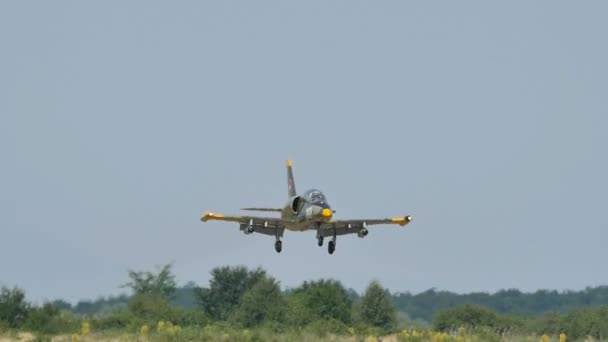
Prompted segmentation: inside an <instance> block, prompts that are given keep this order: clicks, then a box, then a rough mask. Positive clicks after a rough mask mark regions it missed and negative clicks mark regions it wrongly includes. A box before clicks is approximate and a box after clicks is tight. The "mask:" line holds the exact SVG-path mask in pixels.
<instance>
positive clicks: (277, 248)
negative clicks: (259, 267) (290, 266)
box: [274, 239, 283, 253]
mask: <svg viewBox="0 0 608 342" xmlns="http://www.w3.org/2000/svg"><path fill="white" fill-rule="evenodd" d="M282 249H283V243H282V242H281V240H278V239H277V241H276V242H275V243H274V250H275V251H277V253H281V250H282Z"/></svg>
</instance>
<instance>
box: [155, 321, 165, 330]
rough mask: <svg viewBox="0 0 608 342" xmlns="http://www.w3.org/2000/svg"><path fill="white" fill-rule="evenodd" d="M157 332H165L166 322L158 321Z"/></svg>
mask: <svg viewBox="0 0 608 342" xmlns="http://www.w3.org/2000/svg"><path fill="white" fill-rule="evenodd" d="M156 331H157V332H163V331H165V321H158V325H156Z"/></svg>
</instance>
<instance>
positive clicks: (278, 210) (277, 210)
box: [241, 208, 283, 213]
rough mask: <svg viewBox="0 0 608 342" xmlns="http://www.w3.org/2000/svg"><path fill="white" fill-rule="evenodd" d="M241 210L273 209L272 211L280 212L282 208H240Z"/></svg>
mask: <svg viewBox="0 0 608 342" xmlns="http://www.w3.org/2000/svg"><path fill="white" fill-rule="evenodd" d="M241 210H247V211H273V212H277V213H280V212H281V211H283V209H277V208H241Z"/></svg>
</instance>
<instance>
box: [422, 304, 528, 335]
mask: <svg viewBox="0 0 608 342" xmlns="http://www.w3.org/2000/svg"><path fill="white" fill-rule="evenodd" d="M433 325H434V328H435V329H436V330H439V331H449V330H454V329H458V328H459V327H467V328H492V329H494V330H496V331H506V330H510V329H513V328H519V327H521V326H522V322H521V321H520V320H518V319H516V318H514V317H510V316H501V315H499V314H497V313H496V312H495V311H492V310H490V309H487V308H484V307H482V306H478V305H469V304H467V305H462V306H457V307H454V308H450V309H444V310H441V311H439V313H438V314H437V315H436V316H435V319H434V320H433Z"/></svg>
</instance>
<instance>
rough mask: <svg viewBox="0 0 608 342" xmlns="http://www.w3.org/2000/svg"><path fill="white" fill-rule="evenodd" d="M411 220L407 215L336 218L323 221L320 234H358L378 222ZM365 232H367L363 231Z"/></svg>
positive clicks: (402, 223)
mask: <svg viewBox="0 0 608 342" xmlns="http://www.w3.org/2000/svg"><path fill="white" fill-rule="evenodd" d="M410 222H412V217H411V216H409V215H407V216H404V217H396V218H386V219H369V220H364V219H356V220H336V221H330V222H327V223H324V224H322V225H321V231H320V234H321V235H322V236H324V237H327V236H333V235H334V234H335V235H347V234H358V233H359V232H360V231H362V230H364V229H367V227H368V226H371V225H378V224H398V225H400V226H402V227H403V226H405V225H406V224H408V223H410ZM365 234H367V232H366V233H365Z"/></svg>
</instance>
